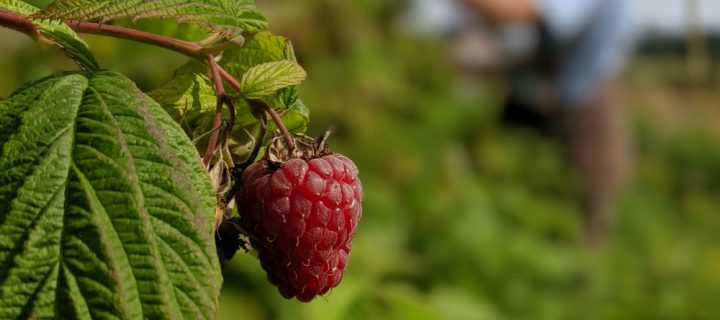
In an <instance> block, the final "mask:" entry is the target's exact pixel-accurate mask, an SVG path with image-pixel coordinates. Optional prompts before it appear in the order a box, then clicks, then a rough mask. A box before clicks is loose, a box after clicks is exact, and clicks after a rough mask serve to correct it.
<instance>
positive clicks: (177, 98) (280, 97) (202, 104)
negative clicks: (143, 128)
mask: <svg viewBox="0 0 720 320" xmlns="http://www.w3.org/2000/svg"><path fill="white" fill-rule="evenodd" d="M273 61H293V62H294V61H295V53H294V51H293V48H292V46H291V45H290V42H289V41H288V40H287V39H285V38H283V37H281V36H277V35H274V34H272V33H270V32H267V31H262V32H258V33H255V34H252V35H249V36H248V37H247V38H246V40H245V43H244V44H243V45H242V46H237V45H233V46H231V47H229V48H228V49H226V50H225V51H224V52H223V54H222V60H220V61H219V64H220V65H221V66H222V67H223V68H224V69H225V70H227V71H228V72H229V73H230V74H232V75H233V76H234V77H236V78H237V79H241V78H242V77H243V75H244V73H245V72H246V71H247V70H248V69H250V68H252V67H253V66H256V65H259V64H263V63H268V62H273ZM228 89H229V88H228ZM233 94H235V92H233ZM148 95H149V96H151V97H152V98H153V99H155V100H156V101H157V102H159V103H160V105H162V106H163V107H164V108H165V110H167V111H168V113H170V115H172V116H173V118H174V119H175V120H176V121H177V122H178V123H180V124H181V125H182V127H183V129H185V131H186V133H187V134H188V135H189V136H190V137H191V138H192V139H197V141H196V146H197V148H198V150H200V151H201V152H204V151H205V148H206V146H207V141H208V135H207V133H208V132H209V131H210V130H212V122H213V118H214V115H215V107H216V96H215V90H214V89H213V85H212V82H211V81H210V79H208V77H207V71H206V66H205V64H203V63H201V62H198V61H195V60H193V61H191V62H188V63H187V64H186V65H184V66H182V67H181V68H180V69H178V70H177V71H175V76H174V78H173V79H172V80H170V81H168V82H167V83H165V84H164V85H162V86H161V87H159V88H157V89H155V90H153V91H151V92H149V93H148ZM265 99H266V100H267V101H268V102H269V103H270V104H271V105H272V106H273V107H274V108H275V109H277V110H278V111H279V112H285V116H286V117H287V118H288V119H291V121H293V122H295V121H297V125H293V126H291V128H290V130H293V132H304V131H305V129H306V128H307V123H308V122H309V120H308V119H309V116H308V114H309V112H308V111H307V108H306V107H305V106H304V105H297V106H296V104H301V103H300V102H299V100H298V92H297V89H296V88H295V86H289V87H286V88H283V89H280V90H278V91H277V92H275V93H274V94H271V95H270V96H267V97H265ZM293 108H295V110H292V111H290V110H289V109H293ZM235 110H236V121H235V126H234V129H233V132H231V133H230V136H229V138H230V140H231V141H230V148H231V151H233V152H232V154H233V156H234V157H235V159H236V160H242V159H244V157H245V156H247V154H248V153H249V148H248V147H247V146H248V144H249V143H251V141H252V139H251V137H250V135H249V134H248V131H250V132H252V131H253V130H252V129H253V128H256V127H257V126H258V124H259V120H258V119H257V118H255V116H253V114H252V112H251V110H250V106H249V105H248V104H247V103H246V102H245V101H244V100H242V99H240V100H238V101H237V102H236V105H235ZM223 118H224V119H226V120H228V119H229V113H228V112H227V111H225V112H224V115H223ZM251 134H252V133H251Z"/></svg>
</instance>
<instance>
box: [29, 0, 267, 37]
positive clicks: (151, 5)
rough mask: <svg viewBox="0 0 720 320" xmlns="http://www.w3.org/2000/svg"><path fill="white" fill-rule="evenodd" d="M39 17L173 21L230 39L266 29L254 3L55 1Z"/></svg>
mask: <svg viewBox="0 0 720 320" xmlns="http://www.w3.org/2000/svg"><path fill="white" fill-rule="evenodd" d="M38 17H42V18H48V19H72V20H82V21H96V22H106V21H110V20H116V19H120V18H131V19H133V20H137V19H148V18H162V19H166V18H172V19H175V20H177V21H178V22H180V23H189V24H197V25H202V26H206V27H210V28H213V29H214V30H216V31H220V32H222V33H225V34H226V35H228V36H229V37H235V36H237V35H240V34H241V33H242V32H243V31H246V32H256V31H259V30H263V29H265V28H266V27H267V21H266V20H265V17H263V16H262V15H261V14H260V13H259V12H257V11H256V10H255V1H254V0H56V1H54V2H53V3H51V4H50V5H48V6H47V7H46V8H45V9H43V10H42V11H40V12H39V13H38Z"/></svg>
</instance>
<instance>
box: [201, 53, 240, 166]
mask: <svg viewBox="0 0 720 320" xmlns="http://www.w3.org/2000/svg"><path fill="white" fill-rule="evenodd" d="M207 61H208V65H209V68H210V73H211V75H212V79H213V82H214V84H215V92H216V95H217V105H216V107H215V119H214V120H213V133H212V134H211V135H210V142H209V143H208V147H207V150H205V156H204V157H203V164H205V166H208V165H209V164H210V160H211V159H212V156H213V154H214V153H215V148H216V147H217V142H218V137H219V136H220V130H218V129H219V128H220V126H221V125H222V109H223V106H224V105H225V104H228V107H229V108H230V109H231V111H232V110H234V106H232V102H230V99H229V97H228V96H227V93H226V92H225V86H224V85H223V78H222V77H221V76H220V70H219V69H220V66H219V65H218V63H217V61H215V58H214V57H213V56H208V57H207ZM231 113H233V112H231ZM231 122H232V121H231Z"/></svg>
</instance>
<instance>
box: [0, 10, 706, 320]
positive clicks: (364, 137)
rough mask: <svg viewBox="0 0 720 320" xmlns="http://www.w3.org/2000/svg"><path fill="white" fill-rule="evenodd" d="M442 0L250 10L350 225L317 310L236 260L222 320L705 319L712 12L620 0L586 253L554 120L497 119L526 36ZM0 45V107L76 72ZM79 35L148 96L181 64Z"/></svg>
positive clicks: (583, 194)
mask: <svg viewBox="0 0 720 320" xmlns="http://www.w3.org/2000/svg"><path fill="white" fill-rule="evenodd" d="M564 1H567V2H568V3H569V2H570V1H574V0H564ZM29 2H32V3H34V4H37V5H43V4H47V3H48V2H49V1H29ZM448 2H450V0H447V1H444V0H405V1H401V0H356V1H341V0H305V1H291V0H260V1H258V6H259V7H260V9H261V11H262V12H263V13H264V14H266V15H267V17H268V19H269V21H270V29H271V30H272V31H274V32H275V33H278V34H281V35H284V36H286V37H289V38H290V39H291V40H292V41H293V44H294V46H295V49H296V51H297V55H298V58H299V60H300V63H301V64H302V65H303V66H304V67H305V68H306V69H307V71H308V73H309V78H308V80H307V81H306V82H304V83H303V85H302V86H301V87H300V89H301V97H302V99H303V100H304V102H305V104H306V105H307V106H308V107H309V108H310V110H311V119H312V120H311V130H310V132H311V134H313V135H317V134H319V133H321V132H324V130H325V129H327V128H328V127H332V128H334V129H335V134H334V135H333V137H332V139H331V147H332V148H333V149H334V150H335V151H338V152H341V153H344V154H346V155H348V156H349V157H351V158H352V159H354V161H355V162H356V163H357V165H358V167H359V168H360V173H361V179H362V181H363V185H364V190H365V201H364V208H363V212H364V216H363V219H362V220H361V222H360V224H359V230H358V232H357V234H356V238H355V240H354V245H353V251H352V253H351V255H350V263H349V265H348V269H347V274H346V276H345V278H344V280H343V282H342V283H341V285H340V286H339V287H337V288H335V289H334V290H332V291H331V293H329V294H328V295H327V296H326V297H322V298H318V299H316V300H315V301H313V302H311V303H308V304H303V303H299V302H297V301H294V300H291V301H288V300H284V299H283V298H282V297H281V296H280V295H279V294H278V293H277V292H276V289H275V288H274V287H273V286H271V285H270V284H269V283H267V281H266V280H265V275H264V272H263V271H262V269H261V268H260V265H259V263H258V261H257V260H256V258H255V257H254V256H253V255H252V254H243V253H239V254H238V255H237V256H236V258H235V259H234V260H233V261H232V263H231V266H230V267H229V268H228V269H227V270H226V271H225V284H224V287H223V295H222V306H221V311H220V317H221V319H715V318H717V315H718V314H720V304H718V301H720V215H719V214H720V15H718V13H720V1H717V0H659V1H658V0H633V1H627V5H628V7H629V8H628V10H630V11H631V12H632V14H631V15H630V17H631V18H630V19H631V20H632V21H633V26H632V36H633V41H634V44H635V45H634V50H633V51H632V52H633V53H632V54H631V55H629V56H627V59H626V61H627V63H626V64H624V67H622V68H618V72H617V76H616V77H613V79H612V80H611V81H612V82H613V83H614V87H616V88H618V89H616V91H617V92H619V93H621V94H619V95H620V96H621V98H620V99H619V100H618V101H620V102H619V104H620V105H622V108H620V109H619V110H620V111H619V116H618V117H621V118H622V119H623V121H625V122H627V129H624V130H626V131H623V135H624V136H623V137H622V139H624V140H623V141H625V142H627V145H628V150H629V151H628V153H627V154H628V155H629V156H630V158H631V159H632V160H628V162H627V163H629V164H631V165H629V167H630V168H631V170H628V171H627V173H626V174H625V179H624V182H623V183H622V184H620V183H618V184H617V187H613V190H614V191H616V192H615V193H617V195H616V196H615V197H616V199H615V200H612V201H614V202H615V205H613V206H610V207H613V209H611V210H607V213H605V218H607V219H606V220H607V223H606V225H605V230H604V231H602V232H599V233H598V234H597V236H596V237H595V238H594V239H593V240H592V241H588V237H587V232H588V231H587V229H588V222H587V220H588V218H587V217H588V213H587V210H588V209H587V208H588V206H587V203H586V202H587V201H586V200H587V197H588V193H589V192H592V190H591V189H592V188H588V187H587V177H586V176H585V175H584V174H583V173H582V171H580V170H577V169H576V168H577V166H574V165H573V164H572V161H569V160H568V157H567V153H568V152H567V143H566V142H565V141H564V140H563V139H562V138H558V137H559V136H560V137H561V136H562V134H560V135H558V134H556V133H554V132H556V131H558V129H557V128H562V125H558V124H556V123H555V122H557V121H554V120H553V119H555V118H561V116H557V114H562V113H563V111H562V110H561V111H558V110H557V109H551V111H549V112H541V113H540V115H541V116H540V117H539V118H538V119H539V120H538V119H535V118H533V119H534V120H533V119H530V120H528V119H525V120H523V121H520V122H521V123H520V125H512V126H509V125H508V123H507V121H505V120H506V114H507V108H508V106H507V103H506V102H507V100H508V96H509V94H508V92H510V91H512V90H511V89H509V88H511V87H512V84H509V83H511V82H512V81H511V80H509V78H512V76H513V73H512V71H509V70H513V69H514V68H513V63H514V61H517V59H516V57H517V56H521V55H522V52H525V55H526V56H527V55H530V56H531V57H532V52H533V50H529V49H527V48H528V47H531V46H537V45H538V44H537V42H538V37H536V36H532V32H530V33H528V32H526V31H527V28H525V29H524V30H525V31H523V28H517V27H516V26H514V24H503V25H502V26H500V25H499V24H498V23H496V21H493V22H492V23H491V22H489V21H488V19H483V18H482V17H481V16H482V15H481V14H479V15H476V14H475V11H473V10H470V9H466V10H464V12H461V16H463V18H462V19H461V18H458V17H459V16H455V15H454V14H456V13H453V12H452V9H448V8H450V7H452V6H448ZM555 2H558V1H555ZM560 2H562V0H561V1H560ZM456 8H457V7H456ZM461 11H463V10H461ZM469 16H472V17H469ZM461 22H462V23H461ZM139 26H140V27H141V28H146V29H148V30H152V31H154V32H160V33H163V34H167V35H178V34H188V33H192V32H194V31H193V30H191V29H190V28H188V27H184V26H180V27H178V26H175V25H173V24H172V23H159V22H143V23H140V24H139ZM0 39H1V44H0V48H1V49H0V75H1V76H0V97H7V96H8V95H9V94H11V93H12V92H13V91H14V90H15V89H16V88H18V87H19V86H21V85H22V84H23V83H26V82H28V81H32V80H35V79H38V78H40V77H43V76H46V75H49V74H52V73H54V72H59V71H62V70H68V69H72V68H74V65H73V64H72V63H71V62H69V61H68V60H67V59H66V58H64V56H63V55H62V54H61V53H59V52H58V51H57V50H55V49H52V48H49V47H43V46H39V45H37V44H36V43H34V42H32V41H31V39H29V38H27V37H26V36H24V35H22V34H18V33H15V32H13V31H9V30H7V29H0ZM85 39H86V40H87V41H88V43H89V45H90V47H91V49H93V51H94V52H95V53H96V54H97V57H98V60H99V62H100V64H101V65H102V66H103V67H104V68H108V69H115V70H118V71H122V72H124V73H125V74H127V75H129V76H130V77H131V78H133V79H135V80H136V81H137V82H138V84H139V86H140V87H141V88H143V89H147V90H149V89H152V88H154V87H155V86H157V85H159V84H161V83H162V82H164V81H167V80H168V79H169V78H170V77H171V75H172V71H173V70H174V69H175V68H177V67H178V66H180V65H182V64H183V63H184V62H186V61H187V59H186V58H184V57H183V56H181V55H178V54H174V53H169V52H168V51H165V50H162V49H157V48H152V47H149V46H145V45H140V44H135V43H131V42H128V41H122V40H115V39H110V38H104V37H97V36H86V37H85ZM540 41H542V37H541V38H540ZM540 45H542V43H540ZM617 50H624V49H622V48H620V47H619V46H618V48H617ZM611 51H612V50H611ZM518 52H520V53H518ZM527 52H530V53H527ZM561 109H562V107H561ZM552 110H554V111H552ZM548 119H549V120H548ZM538 124H540V126H538ZM538 127H541V129H538ZM548 127H549V128H550V130H549V133H548V130H545V129H546V128H548ZM543 128H545V129H543ZM553 128H555V129H553ZM559 131H562V130H559ZM588 147H589V148H593V147H594V146H593V145H589V146H588ZM598 161H601V160H598ZM600 173H601V174H602V172H600Z"/></svg>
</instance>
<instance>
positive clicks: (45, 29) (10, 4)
mask: <svg viewBox="0 0 720 320" xmlns="http://www.w3.org/2000/svg"><path fill="white" fill-rule="evenodd" d="M0 10H8V11H11V12H15V13H17V14H20V15H23V16H30V15H32V14H34V13H36V12H37V11H38V10H39V9H38V8H36V7H33V6H32V5H29V4H27V3H25V2H22V1H18V0H0ZM33 23H35V24H36V25H37V26H38V27H40V32H41V33H42V36H44V37H45V38H47V39H48V40H50V41H52V42H53V43H55V44H56V45H58V46H59V47H60V48H62V49H63V50H64V51H65V53H66V54H67V55H68V56H69V57H70V58H71V59H73V60H75V62H77V63H78V64H79V65H80V67H82V68H83V69H85V70H88V71H97V70H98V69H99V67H98V64H97V61H95V57H93V55H92V53H90V49H88V47H87V44H85V42H84V41H83V40H82V39H81V38H80V37H79V36H78V35H77V34H76V33H75V31H73V30H72V29H71V28H70V27H68V26H67V25H66V24H65V23H62V22H59V21H47V20H37V19H36V20H33Z"/></svg>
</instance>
